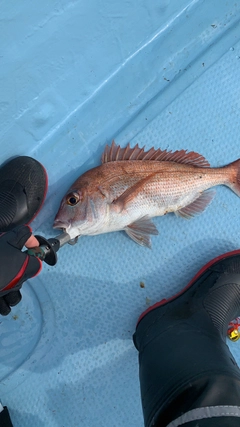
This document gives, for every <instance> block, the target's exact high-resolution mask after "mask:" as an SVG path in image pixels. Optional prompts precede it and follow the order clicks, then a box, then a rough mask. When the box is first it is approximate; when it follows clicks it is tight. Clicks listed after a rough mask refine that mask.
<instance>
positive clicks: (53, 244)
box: [26, 233, 71, 266]
mask: <svg viewBox="0 0 240 427" xmlns="http://www.w3.org/2000/svg"><path fill="white" fill-rule="evenodd" d="M35 237H36V238H37V240H38V241H39V243H40V246H36V247H35V248H30V249H28V250H27V251H26V253H27V254H28V255H31V256H35V257H36V258H39V259H40V260H41V261H44V262H46V263H47V264H48V265H52V266H53V265H55V264H56V263H57V251H58V250H59V249H60V248H61V247H62V246H63V245H65V244H66V243H68V242H69V241H70V240H71V238H70V236H69V234H68V233H61V234H59V235H58V236H56V237H54V238H50V239H45V237H42V236H35Z"/></svg>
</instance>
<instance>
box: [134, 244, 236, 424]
mask: <svg viewBox="0 0 240 427" xmlns="http://www.w3.org/2000/svg"><path fill="white" fill-rule="evenodd" d="M239 315H240V250H237V251H234V252H231V253H227V254H224V255H222V256H220V257H218V258H216V259H214V260H212V261H211V262H210V263H208V264H207V265H206V266H205V267H203V268H202V269H201V270H200V271H199V273H198V274H197V275H196V276H195V277H194V279H193V280H192V281H191V282H190V284H189V285H188V286H187V287H186V288H185V289H184V290H183V291H182V292H181V293H180V294H177V295H176V296H174V297H172V298H171V299H169V300H168V301H167V300H163V301H161V302H159V303H157V304H155V305H154V306H153V307H150V309H148V310H147V311H146V312H145V313H143V315H142V316H141V317H140V319H139V322H138V325H137V328H136V332H135V334H134V337H133V338H134V343H135V346H136V348H137V349H138V350H139V375H140V386H141V396H142V407H143V415H144V422H145V426H146V427H149V426H161V427H166V426H168V427H177V426H180V425H181V426H184V427H197V426H198V427H212V426H219V427H220V426H221V427H223V426H227V427H235V426H238V427H239V426H240V370H239V368H238V366H237V364H236V362H235V360H234V358H233V356H232V354H231V352H230V350H229V348H228V346H227V344H226V336H227V329H228V324H229V322H230V321H231V320H233V319H234V318H236V317H237V316H239Z"/></svg>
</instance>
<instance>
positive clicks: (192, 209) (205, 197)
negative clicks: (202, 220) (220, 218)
mask: <svg viewBox="0 0 240 427" xmlns="http://www.w3.org/2000/svg"><path fill="white" fill-rule="evenodd" d="M215 193H216V192H215V190H207V191H204V192H203V193H201V195H200V196H199V197H198V198H197V199H196V200H194V202H192V203H190V204H189V205H187V206H184V207H183V208H181V209H179V210H178V211H176V212H175V214H176V215H177V216H181V217H182V218H185V219H190V218H192V217H194V216H195V215H199V214H200V213H202V212H203V211H204V210H205V209H206V207H207V206H208V205H209V204H210V203H211V201H212V199H213V198H214V196H215Z"/></svg>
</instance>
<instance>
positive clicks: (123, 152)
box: [102, 141, 210, 168]
mask: <svg viewBox="0 0 240 427" xmlns="http://www.w3.org/2000/svg"><path fill="white" fill-rule="evenodd" d="M122 160H150V161H151V160H157V161H161V162H176V163H184V164H191V165H194V166H200V167H202V168H204V167H208V166H210V165H209V163H208V161H207V160H206V159H205V157H203V156H202V155H201V154H198V153H195V152H194V151H190V152H187V151H185V150H180V151H174V152H172V151H167V150H164V151H162V150H160V148H158V149H157V150H155V149H154V148H150V150H148V151H145V150H144V147H143V148H140V147H139V146H138V144H137V145H135V147H133V148H130V144H128V145H127V146H126V147H125V148H121V147H120V145H116V144H115V141H113V142H112V144H111V145H110V147H109V146H108V145H106V147H105V150H104V152H103V155H102V163H108V162H116V161H122Z"/></svg>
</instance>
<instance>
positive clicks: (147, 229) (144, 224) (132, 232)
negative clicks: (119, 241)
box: [124, 215, 158, 248]
mask: <svg viewBox="0 0 240 427" xmlns="http://www.w3.org/2000/svg"><path fill="white" fill-rule="evenodd" d="M124 230H125V231H126V233H127V235H128V236H129V237H131V239H133V240H134V242H136V243H138V244H139V245H141V246H147V247H148V248H151V238H150V236H149V235H150V234H152V235H157V234H158V230H157V228H156V226H155V225H154V224H153V222H152V220H151V219H150V217H149V216H148V215H146V216H144V217H142V218H140V219H138V220H137V221H135V222H133V223H132V224H130V225H128V226H127V227H126V228H125V229H124Z"/></svg>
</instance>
